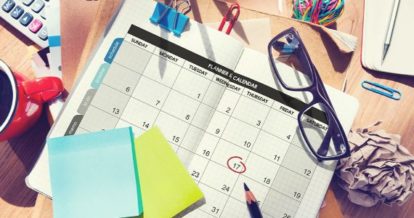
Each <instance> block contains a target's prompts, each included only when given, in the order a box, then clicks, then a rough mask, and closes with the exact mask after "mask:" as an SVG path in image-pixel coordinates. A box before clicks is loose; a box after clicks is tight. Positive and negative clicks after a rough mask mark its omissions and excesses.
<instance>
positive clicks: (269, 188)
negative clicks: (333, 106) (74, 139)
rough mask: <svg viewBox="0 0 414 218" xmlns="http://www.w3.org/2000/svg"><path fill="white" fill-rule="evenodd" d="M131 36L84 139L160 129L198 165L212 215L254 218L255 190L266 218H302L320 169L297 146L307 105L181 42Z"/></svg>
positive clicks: (85, 125) (192, 167)
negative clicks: (251, 200)
mask: <svg viewBox="0 0 414 218" xmlns="http://www.w3.org/2000/svg"><path fill="white" fill-rule="evenodd" d="M131 34H132V33H130V32H129V33H128V34H127V35H126V36H125V38H124V44H122V45H121V46H120V48H119V51H118V53H117V55H116V58H114V60H113V62H112V65H111V68H109V71H108V73H107V74H106V76H104V78H103V81H102V83H101V86H100V87H99V88H98V90H97V93H96V94H95V96H94V97H93V99H92V101H91V103H90V111H89V109H88V110H87V111H86V113H85V115H84V118H83V119H82V120H81V122H80V125H79V126H78V129H77V130H78V131H79V132H85V131H87V132H88V131H95V130H100V129H107V128H115V127H123V126H132V127H133V129H134V130H136V131H134V132H137V131H138V133H136V134H137V135H139V134H141V133H142V132H145V131H146V130H147V129H148V128H150V126H153V125H157V126H159V127H160V129H161V131H162V132H163V133H164V135H165V137H166V139H167V140H168V141H169V142H170V143H171V145H172V148H173V149H174V150H175V151H176V153H177V154H178V155H179V157H180V158H187V157H190V158H191V159H190V161H189V162H188V163H187V164H186V166H187V168H188V171H189V173H190V175H191V176H192V177H193V178H194V180H195V182H196V183H197V184H199V185H200V188H201V189H202V190H203V192H204V194H205V196H206V201H207V204H205V205H203V206H202V207H201V208H200V209H199V211H202V213H205V214H208V215H210V216H213V217H227V216H230V215H236V214H238V213H240V214H239V215H241V214H245V215H247V214H246V212H247V208H246V206H245V199H244V194H243V193H244V190H243V188H242V187H243V186H242V182H248V184H249V187H250V186H252V187H251V188H252V190H254V192H255V194H257V196H256V197H257V198H258V199H260V200H262V201H263V202H262V203H261V204H260V207H261V208H262V211H263V214H271V215H272V216H274V217H279V216H283V215H284V214H289V215H292V216H293V215H294V214H296V212H297V210H298V208H299V205H300V204H301V203H302V199H303V196H304V195H305V194H306V191H307V189H308V187H309V181H310V180H311V179H312V178H313V177H312V176H313V174H314V171H315V168H316V164H314V163H311V162H306V161H303V160H301V159H303V157H304V158H305V159H306V158H307V157H306V154H307V153H306V152H307V150H306V148H305V147H304V146H303V145H302V146H300V144H301V142H300V141H299V140H296V131H295V130H296V129H297V126H298V124H297V119H296V117H295V115H296V113H297V112H293V111H297V108H298V107H300V105H301V104H302V103H301V102H299V101H298V100H296V99H293V98H291V97H289V96H286V95H284V94H283V93H281V92H279V91H276V90H273V89H271V88H269V87H267V86H264V85H263V84H260V83H257V82H256V81H253V80H250V79H249V78H247V77H244V76H242V75H240V74H237V73H236V72H234V71H232V70H229V69H227V68H225V67H223V66H220V65H218V64H216V63H214V62H211V61H210V60H207V59H205V58H203V57H201V56H197V55H196V54H194V53H192V52H191V51H188V50H182V49H183V48H181V47H178V46H177V45H175V44H173V43H170V42H165V41H162V40H163V39H160V41H161V42H158V41H156V40H155V41H151V40H153V39H154V37H152V36H151V37H152V38H151V37H150V36H149V35H146V36H145V37H144V38H142V39H141V38H140V37H138V36H134V35H133V34H132V35H131ZM145 34H147V33H145ZM145 34H144V35H145ZM128 37H129V39H134V40H132V41H131V42H128V40H127V38H128ZM134 37H135V38H134ZM137 40H138V41H137ZM132 42H135V43H132ZM145 43H150V44H145ZM164 43H167V44H164ZM168 43H170V44H168ZM191 55H193V56H191ZM117 77H120V78H119V80H118V78H117ZM286 102H288V103H289V104H286ZM291 104H295V106H292V105H291ZM316 114H318V113H316ZM96 119H100V120H99V125H98V124H95V123H94V122H96V121H97V120H96ZM316 119H317V118H316ZM279 123H283V125H280V124H279ZM141 124H142V125H141ZM97 127H99V128H100V129H96V128H97ZM292 132H293V133H292ZM296 159H298V161H297V163H295V162H293V161H295V160H296ZM182 160H183V159H182ZM183 162H185V161H184V160H183ZM309 164H313V165H309ZM312 166H313V167H312ZM246 170H247V171H246ZM303 170H305V171H304V172H305V173H303ZM306 170H308V171H306ZM279 177H281V178H282V180H280V178H279ZM278 178H279V179H278ZM283 178H285V179H286V178H287V179H293V180H292V181H291V182H289V181H288V180H287V181H284V180H283ZM276 181H278V182H276ZM204 189H205V190H204ZM275 200H278V201H280V202H283V203H281V204H280V205H281V206H273V204H274V201H275ZM289 202H290V203H289ZM277 205H279V204H277ZM190 215H191V214H190Z"/></svg>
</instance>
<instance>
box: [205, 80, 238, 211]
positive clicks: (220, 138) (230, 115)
mask: <svg viewBox="0 0 414 218" xmlns="http://www.w3.org/2000/svg"><path fill="white" fill-rule="evenodd" d="M244 89H245V88H244V87H243V89H242V91H241V93H240V94H239V96H238V99H237V102H236V104H235V105H234V108H236V107H237V105H238V104H239V102H240V99H241V97H242V93H243V91H244ZM234 111H235V110H234V109H233V110H232V111H231V113H230V114H229V115H228V116H229V119H228V120H227V122H226V125H225V126H224V128H223V132H222V133H221V135H220V137H218V138H219V140H218V142H217V144H216V146H215V147H214V149H213V152H212V153H211V156H213V155H214V153H215V151H216V149H217V145H218V143H220V140H222V138H223V133H224V130H225V129H226V128H227V125H228V124H229V122H230V119H231V117H232V115H233V113H234ZM208 165H209V163H207V164H206V167H205V169H204V171H205V170H206V168H207V166H208ZM201 179H202V178H200V181H201ZM236 183H237V180H236V181H235V182H234V184H233V187H234V186H235V184H236ZM228 197H230V195H228ZM228 201H229V198H227V200H226V202H225V203H224V206H223V207H224V208H225V207H226V205H227V203H228ZM222 214H223V211H222V212H221V213H220V215H219V217H221V215H222Z"/></svg>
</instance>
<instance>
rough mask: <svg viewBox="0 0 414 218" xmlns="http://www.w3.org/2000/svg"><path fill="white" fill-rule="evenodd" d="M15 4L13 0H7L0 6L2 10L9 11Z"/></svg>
mask: <svg viewBox="0 0 414 218" xmlns="http://www.w3.org/2000/svg"><path fill="white" fill-rule="evenodd" d="M15 5H16V3H15V2H14V1H13V0H7V1H6V2H5V3H4V4H3V6H2V7H1V8H2V9H3V11H5V12H10V11H11V9H13V7H14V6H15Z"/></svg>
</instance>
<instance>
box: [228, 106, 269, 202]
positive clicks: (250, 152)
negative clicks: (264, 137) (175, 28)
mask: <svg viewBox="0 0 414 218" xmlns="http://www.w3.org/2000/svg"><path fill="white" fill-rule="evenodd" d="M273 104H274V102H272V105H271V106H270V107H269V108H268V109H269V110H268V112H267V114H266V117H265V118H264V119H263V124H262V125H261V126H260V128H259V131H258V132H257V135H256V137H255V139H254V142H253V143H252V147H251V149H250V151H249V153H248V154H247V156H246V163H247V161H248V160H249V157H250V155H251V154H252V153H253V147H254V146H255V144H256V142H257V139H258V138H259V135H260V132H261V131H262V129H263V126H264V125H265V123H266V121H267V117H268V116H269V114H270V112H271V110H272V106H273ZM256 128H257V127H256ZM246 177H248V176H247V175H246ZM239 179H240V174H239V175H237V179H236V184H237V181H238V180H239ZM270 188H271V187H269V189H270ZM233 191H234V189H232V190H231V192H230V196H231V194H232V193H233ZM268 192H269V191H268Z"/></svg>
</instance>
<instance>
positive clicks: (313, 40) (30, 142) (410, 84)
mask: <svg viewBox="0 0 414 218" xmlns="http://www.w3.org/2000/svg"><path fill="white" fill-rule="evenodd" d="M118 1H119V0H101V1H100V2H101V3H102V4H106V5H109V6H111V7H112V9H114V8H115V7H114V5H116V3H117V2H118ZM192 3H193V11H192V14H191V16H192V17H193V18H194V19H195V20H197V21H200V22H217V21H219V20H220V19H221V17H222V15H223V14H224V13H225V12H226V7H227V6H226V5H224V4H219V3H216V2H213V1H209V0H198V1H192ZM112 9H108V10H109V11H110V10H112ZM103 10H105V8H101V9H100V11H103ZM107 14H108V11H106V12H105V13H101V14H99V15H98V16H97V18H96V20H97V22H96V23H95V24H94V25H95V26H94V27H93V28H92V29H94V30H95V31H94V32H93V33H91V34H90V35H89V37H88V39H87V40H86V41H85V43H84V44H85V48H87V49H86V51H91V50H93V48H94V45H95V42H96V39H97V38H99V35H100V34H99V33H100V32H102V30H103V27H104V25H105V23H106V22H107V19H108V18H109V16H108V15H107ZM362 14H363V1H360V0H348V1H347V2H346V8H345V13H344V14H343V16H342V17H341V18H340V19H339V20H338V22H337V24H336V26H335V28H337V29H338V30H340V31H343V32H346V33H351V34H353V35H355V36H357V37H358V38H359V39H361V36H362V24H363V18H362ZM259 17H268V15H266V14H262V13H257V12H253V11H248V10H244V9H243V10H242V13H241V15H240V18H239V19H249V18H259ZM270 19H271V22H272V33H273V34H276V33H278V31H280V30H282V29H286V28H287V27H290V26H292V25H293V26H295V27H297V28H300V29H301V31H300V34H301V36H302V38H304V41H305V43H306V45H307V49H308V50H309V53H310V55H311V57H312V60H313V62H314V63H315V65H316V67H317V68H318V71H319V72H320V74H321V75H322V78H323V80H324V82H326V83H327V84H329V85H331V86H334V87H336V88H341V87H342V83H343V81H344V80H345V78H347V81H348V82H347V89H346V92H347V93H349V94H351V95H353V96H355V97H357V98H358V99H359V102H360V110H359V113H358V115H357V118H356V120H355V122H354V126H353V127H354V128H357V127H363V126H367V125H369V124H370V123H372V122H374V121H377V120H382V121H383V124H382V126H381V127H382V128H383V129H385V130H387V131H389V132H391V133H397V134H400V135H402V143H403V145H405V146H406V147H407V148H408V149H409V150H410V151H411V152H412V153H414V145H413V144H412V142H413V141H414V134H412V132H413V130H414V107H412V102H414V78H410V77H402V76H396V75H388V74H382V73H377V72H373V71H369V70H366V69H364V68H362V66H361V64H360V52H361V43H362V42H361V41H360V40H359V43H358V47H357V50H356V51H355V52H354V54H353V55H349V54H341V53H338V52H337V51H338V49H337V48H335V44H334V43H333V42H332V41H330V40H321V37H322V38H324V37H325V36H324V34H325V33H324V32H323V31H319V30H318V29H317V28H315V27H311V26H309V25H306V24H303V23H299V22H295V23H292V22H291V21H290V20H288V19H285V18H280V17H270ZM258 28H260V27H258ZM86 31H87V30H86ZM12 33H13V34H16V36H17V37H16V36H14V35H13V34H12ZM239 34H241V35H242V34H243V33H242V32H240V33H239ZM19 38H21V39H23V40H19ZM35 51H36V48H35V47H33V46H32V45H31V43H30V42H29V41H28V40H27V39H26V40H25V39H24V37H23V36H21V35H19V34H17V33H16V32H15V31H14V30H13V29H12V28H11V27H9V26H7V24H5V23H4V22H3V21H0V58H2V59H4V60H5V61H6V62H7V63H9V64H10V65H11V66H12V68H13V69H14V70H17V71H20V72H24V74H26V75H28V76H29V77H33V72H32V71H31V69H30V62H29V60H30V57H31V55H32V54H33V53H34V52H35ZM87 53H88V52H83V53H82V57H81V58H80V60H81V61H80V63H81V64H80V65H79V66H76V68H77V69H78V70H75V71H74V74H73V75H72V74H71V75H69V77H71V78H72V81H73V78H75V77H76V75H78V74H79V72H81V70H80V69H83V66H82V65H84V64H85V60H86V58H85V57H87V56H88V55H87ZM72 67H73V66H72ZM69 77H68V78H69ZM363 80H371V81H376V82H380V83H382V84H385V85H388V86H391V87H393V88H396V89H399V90H400V91H401V92H402V93H403V97H402V99H401V100H400V101H393V100H390V99H388V98H385V97H382V96H379V95H376V94H374V93H370V92H367V91H366V90H363V89H362V88H361V86H360V83H361V81H363ZM72 81H67V82H68V83H66V84H70V83H71V82H72ZM48 128H49V125H48V124H47V121H46V116H43V117H42V119H41V120H40V122H39V124H37V125H36V127H34V128H32V130H30V131H29V132H28V133H26V134H25V135H24V136H22V137H20V138H18V139H15V140H12V141H10V142H0V217H30V216H32V217H51V214H52V206H51V201H50V200H49V199H47V198H46V197H43V196H41V195H39V196H38V197H37V201H36V202H35V198H36V193H34V192H33V191H30V190H29V189H27V188H26V187H25V185H24V177H25V176H26V175H27V173H28V172H29V170H30V169H31V167H32V166H33V163H34V161H35V159H36V158H37V156H38V153H39V151H40V149H41V147H42V144H43V140H44V137H45V134H46V132H47V130H48ZM335 181H336V180H335V179H334V180H333V182H332V184H331V185H332V187H333V190H334V192H329V193H328V195H327V199H331V200H328V206H327V207H330V208H332V205H333V204H331V205H329V202H331V201H334V200H335V198H336V199H337V200H338V202H339V203H340V204H339V208H340V209H341V211H342V213H343V214H344V216H345V217H361V218H362V217H412V215H411V214H410V210H413V209H414V199H411V200H410V201H409V202H407V203H406V204H405V205H403V206H401V207H397V206H393V207H388V206H385V205H377V206H375V207H372V208H363V207H359V206H356V205H354V204H352V203H351V202H350V201H349V200H348V199H347V196H346V193H345V192H344V191H343V190H341V189H340V188H338V187H337V186H336V184H335ZM333 194H334V195H333ZM334 196H335V198H334ZM333 207H336V205H333ZM324 210H325V208H324V209H323V210H322V212H323V214H321V217H337V215H332V214H331V213H330V211H328V212H326V210H325V211H324ZM332 211H335V208H334V209H332Z"/></svg>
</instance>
